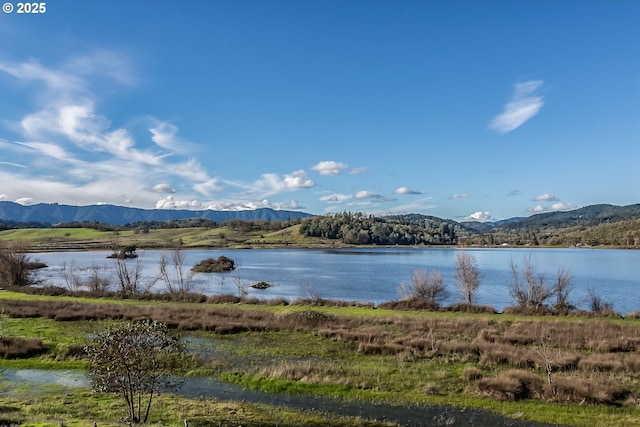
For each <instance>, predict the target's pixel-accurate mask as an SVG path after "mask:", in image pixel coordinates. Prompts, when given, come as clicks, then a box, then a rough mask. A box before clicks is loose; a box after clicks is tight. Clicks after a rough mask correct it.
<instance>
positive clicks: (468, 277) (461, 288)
mask: <svg viewBox="0 0 640 427" xmlns="http://www.w3.org/2000/svg"><path fill="white" fill-rule="evenodd" d="M455 278H456V289H457V290H458V293H459V294H460V296H461V297H462V299H463V301H464V303H465V304H467V305H471V304H473V297H474V295H475V293H476V291H477V290H478V288H479V287H480V282H481V281H482V273H480V270H478V265H477V264H476V259H475V258H474V257H473V255H471V254H470V253H468V252H465V251H463V252H458V254H457V256H456V273H455Z"/></svg>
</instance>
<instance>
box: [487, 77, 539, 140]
mask: <svg viewBox="0 0 640 427" xmlns="http://www.w3.org/2000/svg"><path fill="white" fill-rule="evenodd" d="M542 84H543V81H542V80H530V81H528V82H525V83H517V84H516V87H515V91H514V94H513V97H512V98H511V100H510V101H509V102H508V103H507V105H506V106H505V107H504V111H503V112H502V113H501V114H499V115H497V116H496V117H495V118H494V119H493V121H491V124H490V125H489V128H490V129H493V130H496V131H498V132H500V133H507V132H511V131H512V130H514V129H516V128H518V127H520V126H521V125H522V124H524V123H525V122H526V121H527V120H529V119H531V118H532V117H533V116H535V115H536V114H538V112H539V111H540V108H542V106H543V104H544V99H543V97H542V96H534V95H533V93H534V92H535V91H536V90H537V89H538V88H539V87H540V86H542Z"/></svg>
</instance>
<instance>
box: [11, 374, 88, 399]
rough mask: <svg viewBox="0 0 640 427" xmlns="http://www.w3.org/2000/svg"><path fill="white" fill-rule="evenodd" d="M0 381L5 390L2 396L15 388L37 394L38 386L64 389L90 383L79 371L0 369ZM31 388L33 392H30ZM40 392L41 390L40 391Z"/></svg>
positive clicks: (86, 385) (84, 385)
mask: <svg viewBox="0 0 640 427" xmlns="http://www.w3.org/2000/svg"><path fill="white" fill-rule="evenodd" d="M0 379H1V380H2V383H3V385H4V386H5V387H7V389H6V390H3V394H7V393H9V394H12V393H13V392H14V391H15V389H16V388H18V387H21V388H23V389H24V390H25V391H30V392H32V393H37V392H38V390H40V388H39V386H42V385H53V386H60V387H64V388H76V387H89V385H90V383H89V380H88V379H87V377H86V376H85V374H84V372H82V371H79V370H45V369H2V370H0ZM31 388H33V390H30V389H31ZM40 391H42V390H40Z"/></svg>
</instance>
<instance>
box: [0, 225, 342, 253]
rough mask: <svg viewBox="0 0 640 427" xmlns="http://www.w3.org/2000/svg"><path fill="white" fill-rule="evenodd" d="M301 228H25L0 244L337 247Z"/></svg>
mask: <svg viewBox="0 0 640 427" xmlns="http://www.w3.org/2000/svg"><path fill="white" fill-rule="evenodd" d="M299 229H300V226H299V225H294V226H292V227H289V228H287V229H284V230H280V231H276V232H267V231H264V230H263V231H260V230H257V231H250V232H242V231H239V230H235V229H232V228H230V227H226V226H225V227H217V228H202V227H191V228H173V229H152V230H148V231H146V232H144V231H140V230H135V231H134V230H126V231H118V232H113V231H97V230H93V229H89V228H24V229H18V230H4V231H0V241H5V242H8V241H22V242H24V243H26V244H27V246H28V247H29V249H30V250H53V251H55V250H70V249H73V250H86V249H111V248H113V247H122V246H126V245H135V246H137V247H139V248H170V247H173V246H175V244H176V242H181V243H182V245H183V247H186V248H207V247H214V248H215V247H221V248H227V247H228V248H243V247H278V246H288V245H295V246H310V247H313V246H334V245H335V243H334V242H329V241H327V240H324V239H319V238H309V237H304V236H302V235H301V234H300V233H299Z"/></svg>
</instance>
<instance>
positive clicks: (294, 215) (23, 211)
mask: <svg viewBox="0 0 640 427" xmlns="http://www.w3.org/2000/svg"><path fill="white" fill-rule="evenodd" d="M308 216H310V215H309V214H307V213H304V212H296V211H284V210H282V211H281V210H274V209H269V208H261V209H255V210H243V211H214V210H198V211H190V210H171V209H139V208H129V207H124V206H114V205H89V206H70V205H61V204H58V203H38V204H34V205H28V206H24V205H21V204H18V203H14V202H8V201H0V221H4V222H7V223H22V224H29V223H31V224H41V225H55V224H59V223H67V222H83V221H90V222H93V221H97V222H103V223H107V224H111V225H124V224H128V223H133V222H142V221H171V220H180V219H188V218H205V219H210V220H212V221H216V222H223V221H227V220H231V219H242V220H253V221H255V220H264V221H287V220H289V219H298V218H306V217H308Z"/></svg>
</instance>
